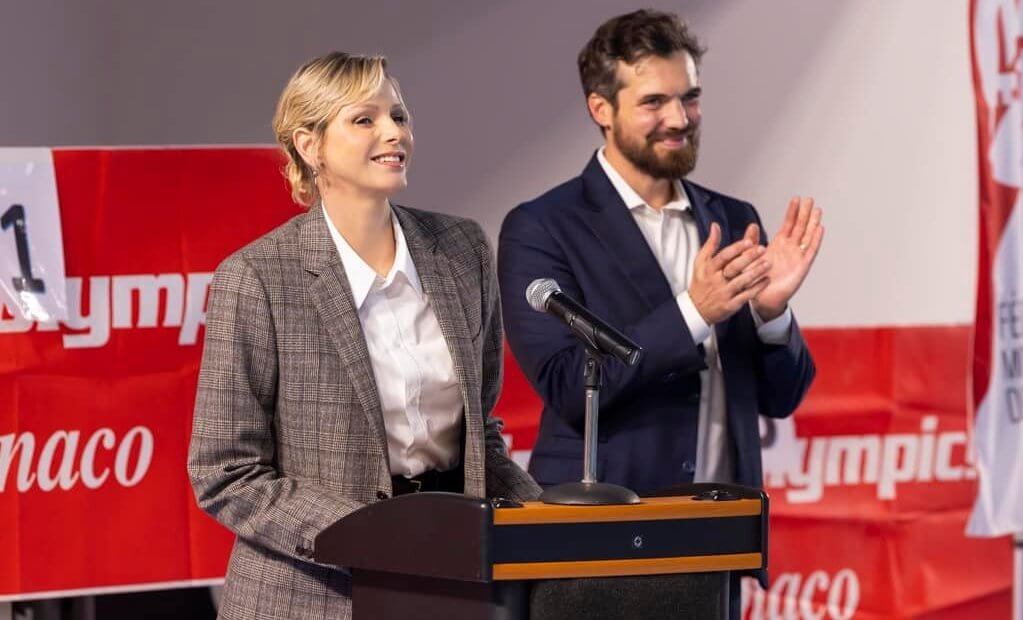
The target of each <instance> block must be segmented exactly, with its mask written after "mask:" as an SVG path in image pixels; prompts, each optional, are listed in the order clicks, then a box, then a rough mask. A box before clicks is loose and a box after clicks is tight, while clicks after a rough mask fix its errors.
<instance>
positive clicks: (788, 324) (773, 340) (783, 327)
mask: <svg viewBox="0 0 1023 620" xmlns="http://www.w3.org/2000/svg"><path fill="white" fill-rule="evenodd" d="M749 310H750V313H751V314H753V323H754V324H755V325H756V326H757V336H759V337H760V342H763V343H764V344H785V343H786V342H788V341H789V331H790V329H791V328H792V308H790V307H789V306H785V312H782V313H781V315H780V316H778V317H775V318H773V319H771V320H770V321H767V322H766V323H765V322H764V319H762V318H760V315H759V314H757V311H756V309H755V308H753V304H752V303H751V304H750V305H749Z"/></svg>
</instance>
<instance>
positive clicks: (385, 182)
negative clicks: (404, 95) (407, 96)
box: [318, 80, 412, 197]
mask: <svg viewBox="0 0 1023 620" xmlns="http://www.w3.org/2000/svg"><path fill="white" fill-rule="evenodd" d="M411 155H412V130H411V128H410V127H409V115H408V110H406V109H405V105H404V104H403V103H402V102H401V99H399V98H398V94H397V93H396V92H395V90H394V86H393V85H392V84H391V81H390V80H384V81H383V82H382V83H381V85H380V88H379V89H378V90H377V92H376V93H374V94H373V95H372V96H371V97H370V98H369V99H366V100H365V101H362V102H360V103H356V104H353V105H350V106H346V107H344V108H342V109H341V111H340V112H339V113H338V115H337V116H336V117H335V118H334V119H333V120H332V121H330V124H328V125H327V129H326V131H325V132H324V135H323V141H322V144H321V145H320V154H319V157H320V162H319V163H320V166H319V167H318V170H319V176H320V184H321V185H320V187H321V192H324V191H326V192H330V191H332V190H340V191H342V192H345V193H347V192H353V193H356V194H361V195H366V194H369V195H378V196H383V197H387V196H390V195H391V194H393V193H395V192H397V191H400V190H402V189H405V186H406V185H408V179H407V178H406V175H405V171H406V169H407V168H408V163H409V158H410V157H411Z"/></svg>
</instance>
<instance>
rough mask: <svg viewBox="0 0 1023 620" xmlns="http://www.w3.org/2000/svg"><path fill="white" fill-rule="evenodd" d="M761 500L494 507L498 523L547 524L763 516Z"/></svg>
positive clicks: (661, 500)
mask: <svg viewBox="0 0 1023 620" xmlns="http://www.w3.org/2000/svg"><path fill="white" fill-rule="evenodd" d="M762 512H763V503H762V502H761V501H760V500H759V499H738V500H732V501H699V500H696V499H694V498H693V497H691V496H687V497H648V498H644V499H643V501H642V502H641V503H639V504H631V505H614V506H566V505H557V504H544V503H541V502H526V503H525V504H524V505H523V506H522V507H521V508H498V509H496V510H494V525H539V524H544V523H601V522H609V521H664V520H672V519H705V518H714V517H748V516H756V515H760V514H761V513H762Z"/></svg>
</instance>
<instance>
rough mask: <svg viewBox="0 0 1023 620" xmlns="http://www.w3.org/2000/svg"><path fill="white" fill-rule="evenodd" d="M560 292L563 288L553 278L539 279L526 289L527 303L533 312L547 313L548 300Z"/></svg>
mask: <svg viewBox="0 0 1023 620" xmlns="http://www.w3.org/2000/svg"><path fill="white" fill-rule="evenodd" d="M560 290H561V287H560V286H558V283H557V282H555V281H554V280H552V279H551V278H537V279H536V280H533V281H532V282H530V283H529V286H527V287H526V301H528V302H529V307H531V308H532V309H533V310H536V311H537V312H547V300H548V299H550V297H551V295H553V294H554V293H557V292H558V291H560Z"/></svg>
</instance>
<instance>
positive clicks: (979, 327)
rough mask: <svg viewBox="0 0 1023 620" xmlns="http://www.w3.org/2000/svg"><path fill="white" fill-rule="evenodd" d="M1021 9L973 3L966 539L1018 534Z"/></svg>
mask: <svg viewBox="0 0 1023 620" xmlns="http://www.w3.org/2000/svg"><path fill="white" fill-rule="evenodd" d="M1021 20H1023V7H1021V5H1020V2H1019V0H972V3H971V26H972V32H971V37H972V41H973V82H974V91H975V95H976V101H977V132H978V145H979V152H978V165H979V173H980V174H979V179H978V180H979V187H980V227H979V229H980V243H979V251H980V256H979V262H978V278H977V315H976V329H975V332H974V347H973V377H972V379H973V381H972V385H973V393H972V394H971V397H972V399H973V401H972V402H973V404H974V406H975V413H974V417H973V421H972V422H973V449H974V456H975V460H976V464H977V468H978V470H979V471H980V488H979V491H978V494H977V501H976V503H975V504H974V508H973V514H972V515H971V516H970V522H969V524H968V525H967V532H968V533H969V534H971V535H976V536H1000V535H1005V534H1013V533H1019V532H1023V208H1021V206H1020V203H1021V193H1020V187H1021V185H1023V105H1021V88H1023V81H1021V76H1023V72H1021V61H1023V23H1021Z"/></svg>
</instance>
